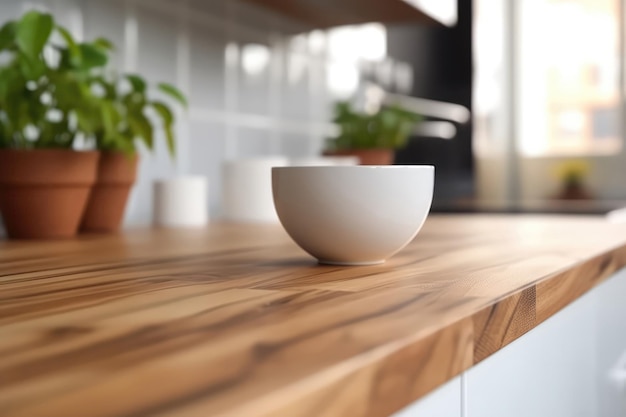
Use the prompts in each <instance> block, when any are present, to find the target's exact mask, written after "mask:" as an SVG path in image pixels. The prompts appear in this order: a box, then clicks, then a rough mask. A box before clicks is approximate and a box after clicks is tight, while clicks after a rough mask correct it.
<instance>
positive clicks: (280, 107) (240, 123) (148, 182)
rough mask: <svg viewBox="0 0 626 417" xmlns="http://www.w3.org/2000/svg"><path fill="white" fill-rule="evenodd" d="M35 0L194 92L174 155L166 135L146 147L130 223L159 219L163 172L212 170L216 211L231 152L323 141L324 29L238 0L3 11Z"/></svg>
mask: <svg viewBox="0 0 626 417" xmlns="http://www.w3.org/2000/svg"><path fill="white" fill-rule="evenodd" d="M32 6H35V7H38V8H45V9H47V10H50V11H51V12H53V13H55V14H56V17H57V19H59V21H62V22H63V23H64V24H66V25H68V26H69V27H70V30H72V31H73V32H74V33H75V35H77V36H79V37H84V38H85V39H87V40H90V39H93V38H95V37H100V36H102V37H106V38H108V39H110V40H111V41H112V42H113V43H114V44H115V45H116V49H115V51H114V53H113V59H112V64H113V65H114V66H115V68H116V69H117V70H119V71H127V72H128V71H130V72H138V73H140V74H141V75H143V76H145V77H146V78H147V79H148V80H150V81H152V82H158V81H164V82H170V83H173V84H176V85H177V86H179V88H181V89H182V90H183V91H184V92H185V93H186V94H187V96H188V99H189V103H190V107H189V109H188V110H187V113H186V114H181V116H182V117H178V125H177V129H176V131H177V132H178V136H179V139H178V140H179V144H178V155H177V157H176V161H175V162H174V161H171V160H170V158H169V155H168V153H167V150H166V149H165V145H164V143H162V142H159V145H158V146H157V149H156V150H155V152H154V153H153V154H150V153H148V152H147V151H146V150H145V149H142V150H141V164H140V169H139V178H138V181H137V184H136V186H135V188H134V191H133V194H132V197H131V201H130V205H129V209H128V211H127V219H126V223H127V224H131V225H132V224H148V223H149V222H150V221H151V216H152V212H151V210H152V209H151V208H152V182H153V181H154V180H155V179H158V178H164V177H169V176H174V175H186V174H201V175H207V176H208V177H209V181H210V192H209V196H210V207H211V211H212V214H214V213H216V212H218V211H219V205H220V201H219V198H220V195H221V193H220V192H219V190H220V184H221V162H222V161H223V160H224V159H232V158H238V157H258V156H265V155H276V154H284V155H287V156H292V157H304V156H312V155H315V154H316V153H318V152H319V151H320V149H321V147H322V144H323V140H324V138H325V136H326V133H327V131H328V126H329V117H330V110H331V106H330V100H331V99H332V97H331V95H330V94H329V92H328V89H327V80H326V78H327V63H328V60H327V59H326V38H325V35H324V32H322V31H317V32H316V34H315V35H313V36H311V35H309V34H308V32H307V31H306V28H304V27H303V26H302V25H301V24H299V23H297V22H294V21H291V20H288V19H286V18H282V17H279V16H277V15H275V14H272V13H270V12H267V11H265V10H262V9H260V8H258V7H256V6H252V5H250V4H248V3H244V2H241V1H238V0H106V1H105V0H40V1H28V0H0V17H1V19H2V20H3V19H5V18H6V19H8V18H12V17H16V16H18V15H19V14H20V13H21V12H22V11H23V10H25V9H27V8H28V7H32ZM299 32H300V33H304V34H303V35H297V33H299ZM354 65H355V66H356V63H355V64H354Z"/></svg>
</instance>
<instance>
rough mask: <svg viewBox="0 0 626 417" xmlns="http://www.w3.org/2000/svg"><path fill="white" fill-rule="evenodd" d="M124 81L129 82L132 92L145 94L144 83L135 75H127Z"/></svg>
mask: <svg viewBox="0 0 626 417" xmlns="http://www.w3.org/2000/svg"><path fill="white" fill-rule="evenodd" d="M126 79H127V80H128V82H130V85H131V87H132V88H133V91H135V92H137V93H142V94H143V93H145V92H146V81H145V80H144V79H143V78H141V77H140V76H139V75H136V74H127V75H126Z"/></svg>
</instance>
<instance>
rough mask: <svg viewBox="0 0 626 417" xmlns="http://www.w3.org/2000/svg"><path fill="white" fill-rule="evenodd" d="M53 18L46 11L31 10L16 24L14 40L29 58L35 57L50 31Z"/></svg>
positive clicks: (46, 40) (44, 43)
mask: <svg viewBox="0 0 626 417" xmlns="http://www.w3.org/2000/svg"><path fill="white" fill-rule="evenodd" d="M53 27H54V20H53V19H52V16H51V15H49V14H47V13H41V12H38V11H36V10H32V11H30V12H28V13H26V14H25V15H24V16H23V17H22V19H21V20H20V21H19V23H18V24H17V27H16V30H15V41H16V43H17V46H18V48H19V49H20V51H22V52H23V53H24V54H25V55H26V56H28V57H29V58H31V59H37V58H38V57H39V55H40V54H41V51H42V50H43V47H44V46H45V45H46V42H48V38H49V37H50V34H51V33H52V29H53Z"/></svg>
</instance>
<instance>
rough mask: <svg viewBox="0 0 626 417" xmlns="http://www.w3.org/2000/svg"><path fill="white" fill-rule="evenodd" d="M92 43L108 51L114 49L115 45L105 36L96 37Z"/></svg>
mask: <svg viewBox="0 0 626 417" xmlns="http://www.w3.org/2000/svg"><path fill="white" fill-rule="evenodd" d="M92 43H93V44H94V45H96V46H97V47H98V48H101V49H107V50H109V51H112V50H113V49H115V47H114V46H113V42H111V41H110V40H108V39H106V38H96V39H94V41H93V42H92Z"/></svg>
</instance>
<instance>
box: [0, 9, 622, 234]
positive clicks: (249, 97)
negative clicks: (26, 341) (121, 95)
mask: <svg viewBox="0 0 626 417" xmlns="http://www.w3.org/2000/svg"><path fill="white" fill-rule="evenodd" d="M365 4H368V5H376V7H373V6H372V7H371V8H368V7H365V6H364V5H365ZM408 4H411V5H412V6H411V7H408V8H407V7H406V6H407V5H408ZM622 6H623V5H622V1H620V0H474V1H469V0H466V1H464V0H459V1H458V3H457V2H456V1H454V0H452V1H450V0H446V1H443V0H431V1H428V0H384V1H383V0H380V1H373V0H368V1H366V2H365V3H363V2H360V1H356V0H334V1H328V0H320V1H318V2H313V1H305V0H298V1H293V2H288V1H280V0H247V1H243V0H240V1H236V0H222V1H220V0H106V1H104V0H46V1H26V0H1V1H0V20H1V21H5V20H8V19H10V18H16V17H18V16H19V15H21V14H22V13H23V12H24V11H25V10H28V9H31V8H37V9H41V10H47V11H50V12H52V13H53V14H54V15H55V16H56V18H57V20H58V21H59V22H60V23H61V24H64V25H65V26H67V27H68V28H69V29H70V31H71V32H72V33H73V34H74V35H75V36H76V37H77V38H78V39H79V40H81V39H93V38H95V37H97V36H105V37H107V38H109V39H110V40H111V41H113V43H114V44H115V45H117V49H116V51H115V52H114V59H113V63H112V64H113V66H117V67H118V68H119V69H120V70H123V71H126V72H139V73H142V74H144V75H145V76H146V78H147V79H148V80H150V81H166V82H170V83H173V84H175V85H177V86H178V87H180V89H181V90H182V91H183V92H184V93H186V94H187V96H188V98H189V103H190V106H189V109H188V110H187V111H186V112H185V111H181V112H180V114H178V124H177V131H178V148H179V151H178V154H177V157H176V161H175V162H174V163H172V161H171V160H170V159H169V156H168V154H167V150H166V149H165V146H164V145H163V147H162V148H158V149H157V150H156V154H155V155H154V156H148V155H146V156H144V157H143V158H142V161H141V165H140V171H139V176H138V182H137V184H136V185H135V189H134V192H133V194H132V198H131V202H130V206H129V209H128V211H127V219H126V220H127V221H126V222H127V224H146V223H149V222H150V220H151V218H152V213H151V210H152V195H151V193H152V183H153V181H154V180H156V179H160V178H167V177H172V176H175V175H189V174H192V175H195V174H198V175H206V176H208V177H209V181H210V191H209V196H210V208H211V215H212V216H218V215H219V212H220V195H221V190H220V187H221V166H222V162H223V161H224V160H228V159H235V158H246V157H258V156H270V155H286V156H289V157H305V156H313V155H318V154H319V153H320V152H321V150H322V148H323V145H324V140H325V138H326V137H328V136H329V134H330V132H332V124H331V122H330V121H331V118H332V103H333V102H334V101H336V100H338V99H345V98H348V97H351V96H353V95H354V94H355V93H357V92H358V91H359V89H360V88H362V87H363V85H364V84H365V83H376V84H378V85H379V86H381V87H383V88H384V89H385V90H386V91H388V92H392V93H398V94H403V95H409V96H414V97H419V98H425V99H432V100H437V101H443V102H449V103H456V104H460V105H463V106H465V107H466V108H467V109H469V110H470V111H471V114H472V117H471V120H470V121H469V122H468V123H451V122H449V121H446V120H438V119H437V118H429V119H427V120H426V122H424V123H423V124H422V125H420V126H419V127H418V128H417V129H416V131H415V132H414V133H415V134H414V135H413V138H412V139H411V142H410V144H409V145H408V146H407V147H406V148H405V149H402V150H400V151H398V152H397V153H396V159H395V162H396V163H397V164H434V165H435V166H436V190H435V201H434V210H435V211H504V212H518V211H520V212H521V211H537V212H583V213H602V212H607V211H609V210H611V209H614V208H618V207H621V206H624V205H626V181H624V178H625V175H624V174H625V172H626V156H625V154H624V151H623V141H624V139H623V138H624V117H623V114H624V111H623V107H624V103H625V100H624V95H625V93H626V90H625V88H624V87H625V86H624V65H623V62H624V56H625V55H624V54H625V52H624V51H625V50H624V17H623V16H624V14H623V10H624V9H623V7H622ZM329 10H330V12H329ZM407 10H409V11H410V12H407ZM316 12H317V13H316ZM346 23H353V24H352V25H345V24H346ZM356 23H358V24H356ZM337 25H340V26H337ZM155 142H156V143H158V144H163V143H164V141H155ZM144 153H145V152H144ZM568 167H570V168H568ZM568 169H571V170H574V171H575V173H574V174H576V175H578V177H577V178H578V179H579V183H580V184H579V185H580V186H581V187H584V190H582V192H579V193H578V194H576V193H574V195H571V194H570V195H568V194H567V192H566V191H567V190H566V188H567V183H568V182H567V181H568V178H570V177H571V175H573V174H571V173H568V171H567V170H568ZM578 191H580V190H578Z"/></svg>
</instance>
